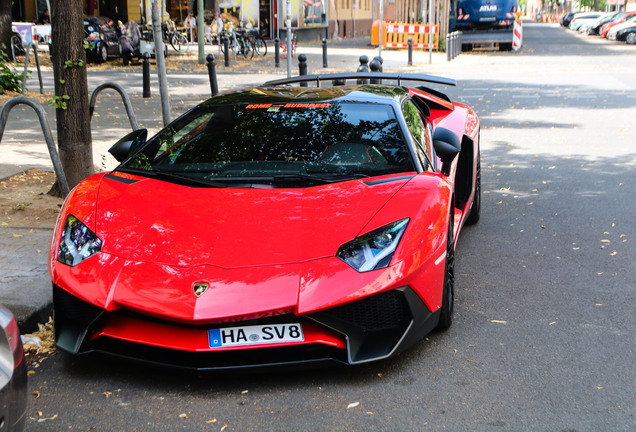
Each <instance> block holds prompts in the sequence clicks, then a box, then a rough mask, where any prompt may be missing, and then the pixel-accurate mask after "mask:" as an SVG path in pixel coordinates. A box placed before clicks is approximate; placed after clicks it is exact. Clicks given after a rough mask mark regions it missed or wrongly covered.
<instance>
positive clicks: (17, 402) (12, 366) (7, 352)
mask: <svg viewBox="0 0 636 432" xmlns="http://www.w3.org/2000/svg"><path fill="white" fill-rule="evenodd" d="M0 328H1V330H0V431H2V432H5V431H15V432H18V431H22V430H24V425H25V422H26V409H27V368H26V361H25V358H24V351H23V349H22V340H21V339H20V331H19V330H18V324H17V323H16V321H15V318H14V317H13V314H12V313H11V311H9V310H8V309H7V308H5V307H4V306H2V305H0Z"/></svg>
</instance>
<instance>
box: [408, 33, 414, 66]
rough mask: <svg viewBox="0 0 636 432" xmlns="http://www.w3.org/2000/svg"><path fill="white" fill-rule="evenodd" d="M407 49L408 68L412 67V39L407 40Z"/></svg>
mask: <svg viewBox="0 0 636 432" xmlns="http://www.w3.org/2000/svg"><path fill="white" fill-rule="evenodd" d="M408 47H409V62H408V66H413V38H412V37H410V38H409V42H408Z"/></svg>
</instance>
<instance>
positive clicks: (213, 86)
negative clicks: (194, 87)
mask: <svg viewBox="0 0 636 432" xmlns="http://www.w3.org/2000/svg"><path fill="white" fill-rule="evenodd" d="M206 59H207V61H208V75H209V76H210V91H211V92H212V96H216V95H217V94H218V93H219V84H218V83H217V81H216V64H215V63H214V55H213V54H208V56H207V57H206Z"/></svg>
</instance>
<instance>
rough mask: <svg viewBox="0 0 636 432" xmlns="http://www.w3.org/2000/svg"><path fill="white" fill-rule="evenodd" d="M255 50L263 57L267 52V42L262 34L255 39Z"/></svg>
mask: <svg viewBox="0 0 636 432" xmlns="http://www.w3.org/2000/svg"><path fill="white" fill-rule="evenodd" d="M254 50H255V51H256V54H257V55H259V56H261V57H264V56H265V55H266V54H267V43H266V42H265V39H263V37H262V36H257V37H256V38H255V39H254Z"/></svg>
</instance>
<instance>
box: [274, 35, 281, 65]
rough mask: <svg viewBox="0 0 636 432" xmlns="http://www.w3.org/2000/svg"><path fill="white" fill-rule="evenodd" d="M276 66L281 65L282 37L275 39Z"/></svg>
mask: <svg viewBox="0 0 636 432" xmlns="http://www.w3.org/2000/svg"><path fill="white" fill-rule="evenodd" d="M274 67H277V68H279V67H280V39H279V38H275V39H274Z"/></svg>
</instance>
